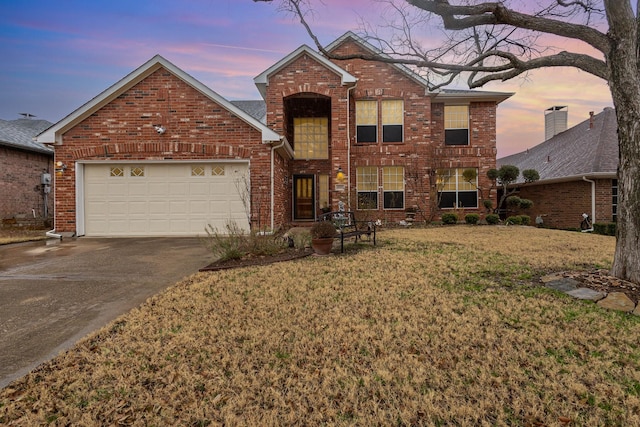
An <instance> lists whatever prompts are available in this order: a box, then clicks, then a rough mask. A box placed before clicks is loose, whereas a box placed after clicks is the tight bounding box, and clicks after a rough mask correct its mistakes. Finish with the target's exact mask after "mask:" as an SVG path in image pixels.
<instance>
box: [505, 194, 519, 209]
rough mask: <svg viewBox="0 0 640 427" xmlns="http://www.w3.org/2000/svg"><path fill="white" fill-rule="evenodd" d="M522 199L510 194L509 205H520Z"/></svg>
mask: <svg viewBox="0 0 640 427" xmlns="http://www.w3.org/2000/svg"><path fill="white" fill-rule="evenodd" d="M521 200H522V199H521V198H520V197H518V196H509V197H507V206H511V207H514V208H516V207H519V206H520V202H521Z"/></svg>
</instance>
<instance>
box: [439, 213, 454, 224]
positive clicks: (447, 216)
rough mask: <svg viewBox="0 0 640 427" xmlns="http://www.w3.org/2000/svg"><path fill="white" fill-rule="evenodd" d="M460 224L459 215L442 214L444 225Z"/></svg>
mask: <svg viewBox="0 0 640 427" xmlns="http://www.w3.org/2000/svg"><path fill="white" fill-rule="evenodd" d="M457 222H458V215H456V214H454V213H443V214H442V223H443V224H455V223H457Z"/></svg>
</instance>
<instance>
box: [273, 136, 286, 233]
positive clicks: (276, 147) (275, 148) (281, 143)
mask: <svg viewBox="0 0 640 427" xmlns="http://www.w3.org/2000/svg"><path fill="white" fill-rule="evenodd" d="M286 142H287V140H286V139H284V138H282V139H281V140H280V144H278V145H272V146H271V177H270V180H271V207H270V209H271V231H272V232H273V228H274V225H275V216H274V213H273V209H274V208H275V201H274V199H275V193H276V191H275V188H274V187H275V182H274V180H275V177H274V173H273V168H274V164H273V163H274V153H275V151H276V150H277V149H278V148H282V147H284V144H285V143H286Z"/></svg>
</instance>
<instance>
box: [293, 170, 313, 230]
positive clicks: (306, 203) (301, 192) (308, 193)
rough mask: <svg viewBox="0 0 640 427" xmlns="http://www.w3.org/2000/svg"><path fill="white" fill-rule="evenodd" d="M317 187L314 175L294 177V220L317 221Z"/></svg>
mask: <svg viewBox="0 0 640 427" xmlns="http://www.w3.org/2000/svg"><path fill="white" fill-rule="evenodd" d="M314 195H315V186H314V179H313V175H296V176H294V177H293V219H294V220H313V219H315V211H316V207H315V196H314Z"/></svg>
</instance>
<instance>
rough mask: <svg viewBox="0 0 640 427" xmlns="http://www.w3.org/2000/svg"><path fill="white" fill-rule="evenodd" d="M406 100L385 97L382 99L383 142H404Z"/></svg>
mask: <svg viewBox="0 0 640 427" xmlns="http://www.w3.org/2000/svg"><path fill="white" fill-rule="evenodd" d="M403 118H404V101H403V100H402V99H385V100H383V101H382V142H402V136H403V135H402V134H403V132H402V130H403V129H402V128H403V126H402V124H403V122H404V120H403Z"/></svg>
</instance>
